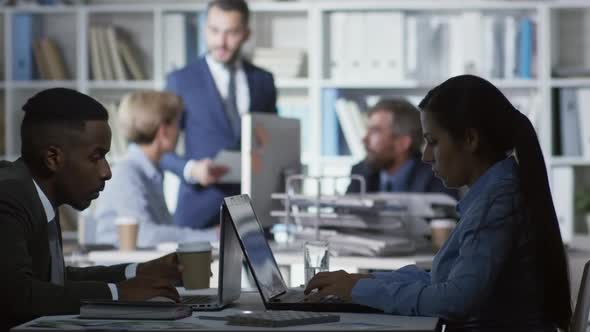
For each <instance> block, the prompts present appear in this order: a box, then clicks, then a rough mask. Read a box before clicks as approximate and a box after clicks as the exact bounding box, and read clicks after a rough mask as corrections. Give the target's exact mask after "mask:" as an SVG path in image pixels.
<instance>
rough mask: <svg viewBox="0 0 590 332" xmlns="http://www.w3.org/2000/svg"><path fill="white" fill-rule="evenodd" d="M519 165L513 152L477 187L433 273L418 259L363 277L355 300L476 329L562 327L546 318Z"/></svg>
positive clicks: (461, 208)
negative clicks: (438, 318) (422, 266)
mask: <svg viewBox="0 0 590 332" xmlns="http://www.w3.org/2000/svg"><path fill="white" fill-rule="evenodd" d="M517 170H518V165H517V163H516V160H515V159H514V158H513V157H510V158H507V159H505V160H502V161H500V162H498V163H496V164H494V165H493V166H492V167H490V168H489V169H488V170H487V171H486V172H485V173H484V174H483V175H482V176H481V177H480V178H479V179H477V181H476V182H475V183H474V184H473V186H471V188H470V190H469V192H468V193H467V194H466V195H465V197H464V198H463V199H462V200H461V201H460V202H459V204H458V206H457V211H458V213H459V216H460V219H459V223H458V224H457V227H456V228H455V229H454V230H453V232H452V233H451V235H450V237H449V239H448V240H447V242H446V243H445V244H444V245H443V247H442V248H441V249H440V251H439V252H438V253H437V255H436V256H435V257H434V261H433V265H432V271H431V272H430V273H428V272H425V271H424V270H421V269H419V268H417V267H416V266H414V265H409V266H406V267H403V268H401V269H399V270H397V271H393V272H378V273H373V276H374V278H367V279H361V280H359V281H358V282H357V283H356V285H355V287H354V288H353V289H352V301H353V302H355V303H359V304H363V305H367V306H370V307H374V308H378V309H381V310H383V311H385V312H387V313H392V314H399V315H410V316H413V315H417V316H438V317H441V318H443V319H446V320H447V321H449V322H456V323H459V325H463V326H472V327H476V328H492V329H496V328H497V329H506V328H518V329H519V330H527V329H530V330H545V329H547V330H551V329H552V330H553V331H555V328H552V327H551V325H550V324H544V323H543V322H542V320H543V319H542V301H543V300H542V299H543V288H542V287H543V280H542V276H540V275H538V274H537V273H536V272H535V259H537V257H536V255H535V249H534V239H533V238H532V234H530V233H529V232H528V231H527V230H529V229H530V226H529V225H527V223H529V222H531V221H530V220H528V219H529V218H526V215H525V213H526V212H525V209H524V203H523V201H522V196H521V192H520V190H519V179H518V172H517Z"/></svg>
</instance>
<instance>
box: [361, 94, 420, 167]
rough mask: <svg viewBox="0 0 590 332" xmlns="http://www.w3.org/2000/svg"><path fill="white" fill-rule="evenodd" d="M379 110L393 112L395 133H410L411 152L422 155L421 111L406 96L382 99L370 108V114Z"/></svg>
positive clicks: (392, 128)
mask: <svg viewBox="0 0 590 332" xmlns="http://www.w3.org/2000/svg"><path fill="white" fill-rule="evenodd" d="M378 111H386V112H388V113H391V118H392V123H391V130H392V131H393V132H394V133H395V134H399V135H408V136H410V138H411V139H412V145H411V146H410V154H411V155H412V156H420V155H421V153H422V142H423V140H424V138H423V137H422V126H421V124H420V112H419V111H418V108H416V106H414V105H412V103H410V102H409V101H407V100H406V99H404V98H389V99H381V100H380V101H379V102H377V104H375V105H374V106H373V107H371V108H370V109H369V116H370V115H371V114H373V113H375V112H378Z"/></svg>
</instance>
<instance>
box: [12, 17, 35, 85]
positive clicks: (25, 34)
mask: <svg viewBox="0 0 590 332" xmlns="http://www.w3.org/2000/svg"><path fill="white" fill-rule="evenodd" d="M13 23H14V24H13V29H12V59H13V64H14V65H13V70H12V75H13V79H14V80H17V81H30V80H32V79H33V78H34V76H33V70H34V69H33V68H34V67H33V66H34V64H33V62H34V60H33V50H32V47H33V40H34V38H35V36H36V35H38V33H37V32H38V31H37V30H38V27H37V24H36V22H35V17H34V16H33V15H32V14H17V15H15V16H14V17H13Z"/></svg>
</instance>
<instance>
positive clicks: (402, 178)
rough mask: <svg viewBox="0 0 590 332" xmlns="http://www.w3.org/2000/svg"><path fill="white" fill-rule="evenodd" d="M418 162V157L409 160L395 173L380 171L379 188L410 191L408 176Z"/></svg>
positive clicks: (382, 189)
mask: <svg viewBox="0 0 590 332" xmlns="http://www.w3.org/2000/svg"><path fill="white" fill-rule="evenodd" d="M416 162H417V159H409V160H407V161H406V162H405V163H403V164H402V165H401V166H400V168H399V169H398V170H397V171H396V172H395V174H393V175H390V174H389V173H387V172H386V171H384V170H382V171H381V172H379V190H380V191H390V192H399V191H408V188H407V183H408V177H409V176H410V173H412V170H413V169H414V166H415V165H416ZM388 184H389V186H388ZM388 187H389V188H388Z"/></svg>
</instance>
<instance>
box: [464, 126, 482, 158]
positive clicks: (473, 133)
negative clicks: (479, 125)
mask: <svg viewBox="0 0 590 332" xmlns="http://www.w3.org/2000/svg"><path fill="white" fill-rule="evenodd" d="M480 144H481V139H480V136H479V132H477V130H475V129H474V128H467V130H466V131H465V147H466V148H467V149H468V150H469V152H472V153H475V152H477V150H478V149H479V148H480Z"/></svg>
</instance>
